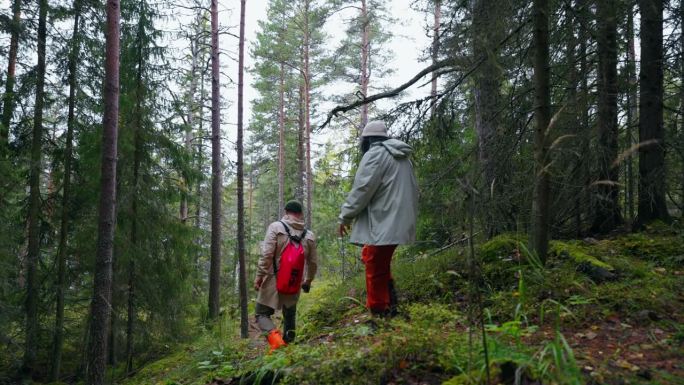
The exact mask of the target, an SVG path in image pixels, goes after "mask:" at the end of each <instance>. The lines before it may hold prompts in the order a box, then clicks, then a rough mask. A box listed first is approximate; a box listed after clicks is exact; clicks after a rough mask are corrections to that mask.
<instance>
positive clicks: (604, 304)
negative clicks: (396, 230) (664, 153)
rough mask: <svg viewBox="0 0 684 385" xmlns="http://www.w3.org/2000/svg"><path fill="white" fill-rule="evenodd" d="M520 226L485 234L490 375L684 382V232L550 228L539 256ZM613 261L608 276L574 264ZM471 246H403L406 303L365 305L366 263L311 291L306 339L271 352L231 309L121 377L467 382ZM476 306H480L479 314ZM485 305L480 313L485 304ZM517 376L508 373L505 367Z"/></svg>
mask: <svg viewBox="0 0 684 385" xmlns="http://www.w3.org/2000/svg"><path fill="white" fill-rule="evenodd" d="M524 241H525V240H524V237H522V236H519V235H504V236H501V237H498V238H495V239H494V240H493V241H492V242H490V243H488V244H484V245H482V246H481V247H480V248H479V253H480V254H479V255H480V256H481V259H482V260H483V261H484V263H483V264H482V268H481V272H482V277H483V280H482V282H483V283H484V285H483V286H484V288H483V290H482V291H481V294H482V298H483V309H482V315H483V317H484V320H485V322H484V323H485V324H486V325H485V326H486V329H487V341H488V344H487V347H488V358H489V363H490V366H489V367H490V371H489V372H490V376H491V379H492V383H496V382H502V381H508V380H511V379H514V378H515V376H516V373H517V375H518V376H519V377H520V378H521V381H523V383H524V381H528V383H532V381H540V382H541V383H555V384H582V383H594V384H601V383H606V384H626V383H631V384H682V383H684V380H682V378H684V348H683V343H684V323H683V322H684V257H683V256H684V236H683V235H682V232H681V231H679V230H673V229H670V228H667V227H662V226H661V227H659V228H655V229H647V231H645V232H643V233H638V234H628V235H623V236H619V237H616V238H613V239H605V240H587V241H567V242H554V243H553V244H552V247H551V249H552V252H551V254H550V257H549V259H548V260H547V261H546V264H545V267H544V268H540V267H539V266H538V265H537V264H535V263H531V261H530V260H529V258H526V252H525V250H524V247H523V246H521V245H523V244H524ZM584 262H588V263H590V264H592V265H594V266H599V267H601V268H603V269H606V270H608V271H610V272H611V274H614V275H615V279H612V280H610V281H601V282H596V280H595V277H594V278H592V276H590V275H588V274H587V273H586V271H583V270H582V269H578V266H580V265H581V264H582V263H584ZM466 267H467V258H466V254H465V250H459V249H452V250H449V251H445V252H442V253H439V254H436V255H430V254H421V255H411V254H410V253H409V252H408V251H407V250H404V252H403V253H402V254H401V255H399V256H397V258H396V260H395V262H394V267H393V275H394V277H395V280H396V282H397V285H398V288H399V291H400V301H401V303H402V304H403V305H402V306H401V313H402V316H399V317H396V318H394V319H391V320H385V319H374V318H371V317H370V316H369V315H368V314H367V312H366V310H365V308H364V306H363V301H364V298H365V288H364V282H363V277H362V273H361V272H358V274H357V275H356V276H355V277H354V278H352V279H349V280H346V281H345V282H332V281H327V282H323V283H321V282H316V285H315V286H314V288H313V289H312V292H311V293H310V294H308V295H303V296H302V300H301V301H300V305H299V310H298V315H299V320H298V332H299V334H298V343H296V344H293V345H290V346H288V347H286V348H284V349H281V350H279V351H277V352H275V353H274V354H271V355H268V354H265V351H266V346H265V344H264V343H263V341H261V338H260V337H258V336H256V337H254V338H253V339H251V340H247V341H245V340H240V339H239V338H237V331H236V329H235V327H234V326H231V325H234V322H233V321H231V320H226V321H225V322H224V323H222V325H224V327H223V329H222V330H220V331H218V332H213V333H210V334H207V335H206V336H205V337H204V338H203V339H202V340H200V341H198V342H197V343H196V344H195V345H193V346H187V347H184V348H182V349H179V350H177V351H176V353H174V354H172V355H170V356H168V357H166V358H164V359H162V360H160V361H157V362H155V363H153V364H150V365H148V366H147V367H145V368H143V369H142V370H140V371H139V372H138V373H137V374H136V375H135V376H133V377H131V378H129V379H127V380H125V381H122V383H123V384H127V385H134V384H163V385H171V384H198V385H203V384H209V383H215V384H231V383H239V380H240V379H242V380H243V382H244V383H258V382H261V383H272V382H273V379H274V378H275V379H277V381H279V383H282V384H442V383H444V384H450V385H455V384H469V383H470V384H472V383H483V382H485V381H486V379H485V378H486V372H487V371H486V370H484V369H485V367H486V365H485V363H484V354H483V349H482V338H481V332H480V329H479V328H478V327H477V326H478V325H477V323H475V327H473V328H470V327H469V325H471V324H472V323H471V322H469V321H468V319H469V317H468V315H467V314H475V315H476V316H477V315H479V314H480V308H479V307H470V308H469V307H468V305H467V304H468V303H469V298H472V297H471V296H469V291H468V280H467V279H466V276H467V269H466ZM476 318H477V317H476ZM478 319H479V318H478ZM511 376H513V377H511Z"/></svg>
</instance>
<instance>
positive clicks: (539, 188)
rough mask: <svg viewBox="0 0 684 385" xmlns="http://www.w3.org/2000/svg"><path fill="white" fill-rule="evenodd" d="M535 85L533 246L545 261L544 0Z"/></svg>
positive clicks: (537, 4) (538, 17) (547, 104)
mask: <svg viewBox="0 0 684 385" xmlns="http://www.w3.org/2000/svg"><path fill="white" fill-rule="evenodd" d="M532 8H533V11H532V12H533V23H534V33H533V35H534V85H535V124H536V127H535V135H534V164H535V185H534V198H533V203H532V234H531V236H530V240H531V245H530V246H531V249H532V250H534V252H536V253H537V255H538V256H539V258H540V259H541V260H542V261H545V260H546V253H547V251H548V247H549V216H550V215H549V214H550V213H549V200H550V199H549V195H550V194H549V173H548V170H547V168H546V165H547V164H548V129H549V122H550V120H551V97H550V89H549V77H550V68H549V5H548V2H546V1H544V0H534V2H533V5H532Z"/></svg>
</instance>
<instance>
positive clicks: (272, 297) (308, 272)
mask: <svg viewBox="0 0 684 385" xmlns="http://www.w3.org/2000/svg"><path fill="white" fill-rule="evenodd" d="M281 221H283V222H285V223H286V224H287V226H288V227H289V228H290V233H291V234H292V235H296V236H300V235H302V232H303V231H304V221H303V220H302V219H298V218H295V217H292V216H289V215H285V216H284V217H283V218H282V219H281ZM288 240H289V239H288V237H287V233H286V232H285V227H284V226H283V224H282V223H280V222H273V223H271V224H270V225H269V226H268V230H266V237H265V238H264V241H263V242H262V244H261V257H260V258H259V265H258V267H257V278H258V277H263V278H264V281H263V283H262V284H261V288H260V289H259V293H258V294H257V302H258V303H260V304H262V305H266V306H268V307H270V308H272V309H276V310H277V309H281V308H282V307H283V305H285V306H287V307H290V306H292V305H294V304H296V303H297V300H298V299H299V294H293V295H284V294H279V293H278V290H276V279H275V272H274V269H273V260H274V258H278V266H280V255H281V254H282V253H283V251H284V250H285V246H287V242H288ZM303 246H304V256H305V258H306V263H305V275H304V280H313V279H314V277H315V276H316V270H317V269H318V256H317V254H316V238H315V237H314V233H313V232H312V231H311V230H308V229H307V231H306V237H305V239H304V242H303Z"/></svg>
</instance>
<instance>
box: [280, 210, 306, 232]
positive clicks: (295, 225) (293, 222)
mask: <svg viewBox="0 0 684 385" xmlns="http://www.w3.org/2000/svg"><path fill="white" fill-rule="evenodd" d="M280 220H281V221H283V222H285V224H286V225H288V226H289V227H290V228H291V229H294V230H300V231H301V230H304V218H296V217H294V216H292V215H289V214H285V215H284V216H283V217H282V218H281V219H280Z"/></svg>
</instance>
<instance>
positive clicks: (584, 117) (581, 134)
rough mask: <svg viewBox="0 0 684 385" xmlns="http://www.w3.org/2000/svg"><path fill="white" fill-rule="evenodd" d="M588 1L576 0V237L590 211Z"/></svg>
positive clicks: (582, 230) (580, 234) (581, 231)
mask: <svg viewBox="0 0 684 385" xmlns="http://www.w3.org/2000/svg"><path fill="white" fill-rule="evenodd" d="M590 4H591V3H590V1H589V0H578V2H577V8H578V9H579V16H578V17H579V18H581V20H580V22H579V24H580V32H579V53H578V55H579V67H580V79H581V80H580V97H579V100H578V111H579V115H580V121H579V125H578V130H577V141H578V142H579V151H578V152H579V154H580V156H579V159H578V164H577V178H576V179H577V180H578V181H579V188H580V191H579V192H578V193H577V196H576V197H575V227H576V234H575V236H576V237H577V238H581V237H582V234H583V233H584V228H583V226H584V222H583V217H584V215H583V214H584V213H585V212H587V211H591V208H590V207H589V206H590V199H589V191H588V188H587V185H588V184H589V162H587V160H586V157H585V156H584V155H582V154H588V153H589V110H590V106H589V95H590V90H589V81H588V73H589V60H588V58H587V56H588V49H587V42H588V41H589V39H590V33H589V30H588V28H587V25H588V24H589V22H590V21H589V20H590V12H589V7H590Z"/></svg>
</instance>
